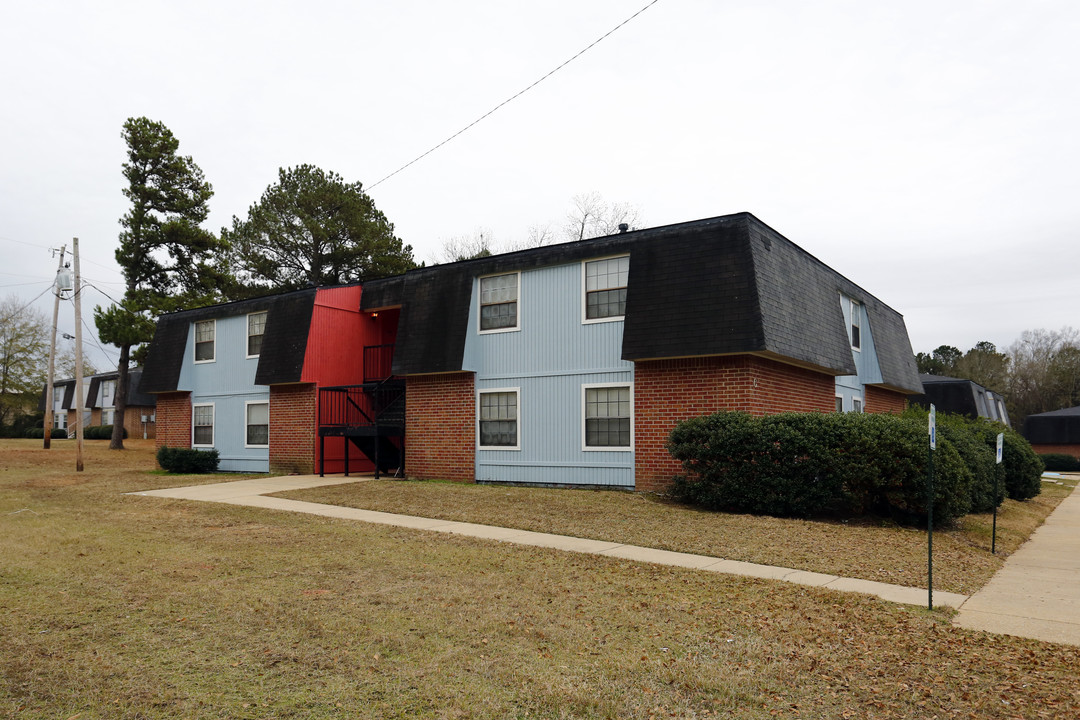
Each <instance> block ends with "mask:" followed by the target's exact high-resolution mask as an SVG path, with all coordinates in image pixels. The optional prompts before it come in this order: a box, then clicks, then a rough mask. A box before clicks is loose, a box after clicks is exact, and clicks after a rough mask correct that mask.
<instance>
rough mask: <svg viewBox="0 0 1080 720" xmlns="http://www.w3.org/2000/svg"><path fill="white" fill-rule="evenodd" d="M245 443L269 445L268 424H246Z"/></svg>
mask: <svg viewBox="0 0 1080 720" xmlns="http://www.w3.org/2000/svg"><path fill="white" fill-rule="evenodd" d="M247 444H248V445H269V444H270V426H269V425H248V427H247Z"/></svg>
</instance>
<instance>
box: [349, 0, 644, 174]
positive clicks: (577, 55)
mask: <svg viewBox="0 0 1080 720" xmlns="http://www.w3.org/2000/svg"><path fill="white" fill-rule="evenodd" d="M659 1H660V0H652V2H650V3H649V4H648V5H646V6H645V7H643V8H641V9H640V10H638V11H637V12H636V13H634V14H633V15H631V16H630V17H628V18H626V19H625V20H623V21H622V22H621V23H619V24H618V25H616V26H615V27H613V28H611V29H610V30H608V31H607V32H606V33H604V34H603V35H601V36H600V37H598V38H597V39H596V40H594V41H593V42H592V43H590V44H589V45H588V46H587V47H586V48H584V49H583V50H580V51H578V52H577V53H576V54H575V55H574V56H573V57H571V58H570V59H569V60H566V61H565V62H563V63H562V64H561V65H559V66H558V67H556V68H555V69H554V70H551V71H550V72H548V73H547V74H546V75H544V76H543V77H541V78H540V79H539V80H536V81H535V82H533V83H532V84H531V85H529V86H528V87H526V88H525V89H524V90H519V91H518V92H517V93H515V94H514V95H511V96H510V97H508V98H507V99H505V100H503V101H502V102H501V103H499V104H498V105H496V106H495V107H493V108H491V109H490V110H488V111H487V112H486V113H484V114H483V115H481V116H480V117H478V118H476V119H475V120H473V121H472V122H471V123H469V124H468V125H466V126H465V127H463V128H461V129H460V130H458V131H457V132H456V133H454V134H453V135H451V136H450V137H448V138H446V139H445V140H443V141H442V142H441V143H439V144H438V145H436V146H435V147H433V148H431V149H430V150H428V151H427V152H425V153H423V154H421V155H419V156H417V157H416V158H414V159H413V160H411V161H409V162H407V163H405V164H404V165H402V166H401V167H399V168H398V169H397V170H395V171H394V172H392V173H390V174H389V175H387V176H386V177H384V178H382V179H381V180H379V181H378V182H376V183H375V184H374V185H369V186H368V187H367V192H371V191H372V190H374V189H375V188H376V187H378V186H379V185H381V184H382V183H383V182H385V181H387V180H389V179H390V178H392V177H394V176H395V175H397V174H398V173H399V172H401V171H402V170H404V169H406V168H407V167H409V166H410V165H413V164H414V163H417V162H419V161H420V160H423V159H424V158H425V157H427V156H428V155H430V154H431V153H433V152H435V151H436V150H438V149H439V148H441V147H442V146H443V145H445V144H446V143H448V142H450V141H451V140H453V139H454V138H456V137H457V136H458V135H461V134H462V133H463V132H465V131H466V130H468V129H469V128H471V127H472V126H473V125H476V124H477V123H479V122H480V121H481V120H483V119H484V118H486V117H488V116H489V115H491V114H492V113H494V112H495V111H496V110H498V109H499V108H501V107H502V106H504V105H506V104H508V103H510V102H511V101H513V100H516V99H517V98H519V97H521V96H522V95H524V94H525V93H527V92H529V91H530V90H532V89H533V88H534V87H536V86H537V85H539V84H540V83H542V82H544V81H545V80H547V79H548V78H549V77H551V76H552V75H554V74H555V73H557V72H559V71H560V70H562V69H563V68H564V67H566V66H567V65H569V64H570V63H572V62H574V61H575V60H577V59H578V58H579V57H581V56H582V55H584V54H585V53H586V52H588V51H589V50H591V49H592V48H594V47H595V46H596V45H598V44H599V43H600V42H601V41H602V40H604V39H606V38H607V37H608V36H609V35H611V34H612V33H614V32H615V31H616V30H618V29H619V28H621V27H622V26H623V25H625V24H627V23H628V22H630V21H631V20H633V19H634V18H636V17H637V16H638V15H640V14H641V13H643V12H645V11H646V10H648V9H649V8H651V7H652V6H653V5H655V4H656V3H658V2H659Z"/></svg>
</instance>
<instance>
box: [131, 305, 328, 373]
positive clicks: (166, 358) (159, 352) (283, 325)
mask: <svg viewBox="0 0 1080 720" xmlns="http://www.w3.org/2000/svg"><path fill="white" fill-rule="evenodd" d="M314 304H315V288H305V289H303V290H296V291H293V292H288V293H282V294H280V295H270V296H267V297H261V298H253V299H251V300H240V301H237V302H231V303H222V304H220V305H211V306H209V307H204V308H196V309H194V310H182V311H180V312H175V313H170V314H168V315H162V316H161V317H160V318H158V323H157V328H156V330H155V331H154V340H153V342H152V343H151V345H150V352H149V353H147V357H146V365H145V368H144V370H143V375H142V382H141V384H140V385H139V390H140V391H141V392H144V393H160V392H171V391H173V390H176V389H177V384H178V383H179V382H180V370H181V368H182V367H183V364H184V348H185V347H186V346H187V334H188V328H189V327H190V326H191V324H192V323H193V322H196V321H199V320H211V319H215V318H224V317H233V316H236V315H245V314H247V313H252V312H259V311H260V310H266V311H268V312H267V316H266V328H265V329H264V335H263V349H262V353H261V354H260V356H259V367H258V370H257V371H256V377H255V382H256V383H258V384H260V385H269V384H272V383H284V382H297V381H299V380H300V374H301V372H302V371H303V365H304V353H305V351H306V350H307V334H308V330H309V329H310V327H311V311H312V308H313V307H314Z"/></svg>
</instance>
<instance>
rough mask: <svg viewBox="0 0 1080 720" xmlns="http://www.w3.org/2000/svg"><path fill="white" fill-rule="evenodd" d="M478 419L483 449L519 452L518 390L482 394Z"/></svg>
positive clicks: (484, 392) (483, 392)
mask: <svg viewBox="0 0 1080 720" xmlns="http://www.w3.org/2000/svg"><path fill="white" fill-rule="evenodd" d="M478 417H479V422H480V428H479V431H480V432H479V438H480V447H481V448H491V449H493V450H517V449H518V448H519V447H520V445H519V444H518V390H517V388H513V389H508V390H494V391H482V392H480V412H479V413H478Z"/></svg>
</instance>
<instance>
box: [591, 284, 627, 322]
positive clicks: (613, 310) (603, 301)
mask: <svg viewBox="0 0 1080 720" xmlns="http://www.w3.org/2000/svg"><path fill="white" fill-rule="evenodd" d="M625 314H626V288H618V289H615V290H597V291H594V292H590V293H587V294H586V295H585V317H586V318H588V319H590V320H591V319H593V318H606V317H620V316H622V315H625Z"/></svg>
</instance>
